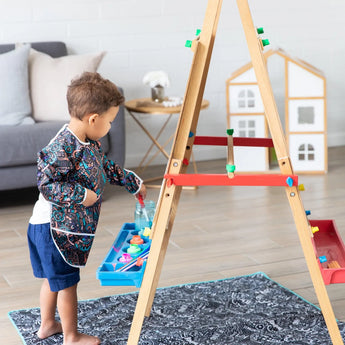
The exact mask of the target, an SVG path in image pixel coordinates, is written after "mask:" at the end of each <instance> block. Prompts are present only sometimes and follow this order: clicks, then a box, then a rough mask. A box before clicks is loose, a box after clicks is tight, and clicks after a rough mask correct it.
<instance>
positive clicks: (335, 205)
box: [0, 147, 345, 345]
mask: <svg viewBox="0 0 345 345" xmlns="http://www.w3.org/2000/svg"><path fill="white" fill-rule="evenodd" d="M224 166H225V160H224V161H210V162H202V163H199V164H198V168H199V171H202V172H215V173H223V172H224V169H225V168H224ZM344 168H345V147H338V148H330V149H329V173H328V174H327V175H308V176H304V175H300V176H299V182H300V183H303V184H304V185H305V189H306V191H305V192H302V200H303V203H304V207H305V209H306V210H311V212H312V216H311V217H310V218H311V219H335V220H336V224H337V226H338V229H339V231H340V233H341V234H342V237H343V238H344V239H345V207H344V200H345V178H344V176H345V175H344ZM159 169H160V171H162V170H164V168H162V167H156V168H155V169H152V170H151V172H150V173H151V174H154V173H157V172H158V170H159ZM158 194H159V189H149V193H148V199H152V200H155V201H157V198H158ZM35 198H36V192H35V191H34V190H31V189H29V190H24V191H17V192H11V193H4V192H2V193H0V219H1V221H0V330H1V336H2V339H5V340H6V342H5V343H6V345H18V344H21V341H20V338H19V336H18V335H17V333H16V331H15V329H14V327H13V326H12V325H11V323H10V321H9V320H8V318H7V312H8V311H10V310H15V309H22V308H28V307H37V306H38V295H39V289H40V284H41V282H40V281H39V280H38V279H35V278H34V277H33V276H32V273H31V266H30V262H29V256H28V248H27V243H26V228H27V222H28V219H29V217H30V215H31V212H32V206H33V203H34V201H35ZM134 208H135V201H134V199H133V197H132V196H130V195H129V194H128V193H126V192H125V191H123V190H122V189H120V188H118V187H111V186H110V187H109V188H108V189H107V191H106V193H105V201H104V203H103V206H102V214H101V220H100V224H99V228H98V230H97V236H96V239H95V243H94V247H93V249H92V253H91V256H90V259H89V262H88V265H87V267H86V268H85V269H83V270H82V274H81V282H80V285H79V299H89V298H96V297H100V296H107V295H111V294H119V293H123V292H128V291H135V290H136V289H135V288H132V287H101V286H100V284H99V281H98V280H97V279H96V269H97V267H98V265H99V264H100V263H101V261H102V260H103V258H104V256H105V254H106V253H107V251H108V249H109V248H110V245H111V243H112V242H113V240H114V239H115V237H116V234H117V232H118V230H119V229H120V227H121V225H122V224H123V223H124V222H132V221H133V213H134ZM257 271H262V272H265V273H266V274H267V275H268V276H270V277H271V278H272V279H274V280H275V281H277V282H279V283H280V284H282V285H284V286H285V287H287V288H289V289H292V290H293V291H295V292H296V293H298V294H300V295H301V296H303V297H304V298H306V299H307V300H309V301H310V302H312V303H317V300H316V297H315V294H314V290H313V288H312V284H311V280H310V278H309V273H308V272H307V268H306V264H305V261H304V258H303V254H302V250H301V247H300V244H299V241H298V237H297V232H296V229H295V224H294V221H293V218H292V215H291V211H290V208H289V205H288V202H287V199H286V196H285V191H284V190H283V189H282V188H280V187H232V188H231V187H199V189H197V190H184V191H183V192H182V196H181V200H180V204H179V207H178V211H177V216H176V220H175V225H174V228H173V232H172V236H171V241H170V245H169V248H168V251H167V255H166V259H165V262H164V266H163V272H162V275H161V278H160V281H159V286H170V285H175V284H181V283H188V282H197V281H205V280H213V279H219V278H226V277H233V276H237V275H244V274H249V273H254V272H257ZM327 290H328V292H329V296H330V298H331V301H332V305H333V308H334V311H335V314H336V317H337V318H339V319H340V320H343V321H345V286H344V285H343V284H337V285H332V286H329V287H328V288H327ZM1 343H2V341H1Z"/></svg>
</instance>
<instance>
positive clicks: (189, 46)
mask: <svg viewBox="0 0 345 345" xmlns="http://www.w3.org/2000/svg"><path fill="white" fill-rule="evenodd" d="M184 46H185V47H187V48H191V46H192V41H191V40H187V41H186V44H185V45H184Z"/></svg>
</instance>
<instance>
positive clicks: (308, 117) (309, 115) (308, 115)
mask: <svg viewBox="0 0 345 345" xmlns="http://www.w3.org/2000/svg"><path fill="white" fill-rule="evenodd" d="M297 113H298V124H299V125H305V124H306V125H313V124H314V122H315V109H314V107H298V108H297Z"/></svg>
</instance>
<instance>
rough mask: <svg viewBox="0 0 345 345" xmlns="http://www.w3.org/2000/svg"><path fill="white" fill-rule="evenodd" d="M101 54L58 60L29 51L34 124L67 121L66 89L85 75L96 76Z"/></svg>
mask: <svg viewBox="0 0 345 345" xmlns="http://www.w3.org/2000/svg"><path fill="white" fill-rule="evenodd" d="M104 54H105V53H104V52H103V53H100V54H84V55H67V56H63V57H59V58H52V57H51V56H49V55H47V54H44V53H40V52H38V51H36V50H34V49H31V51H30V56H29V74H30V92H31V102H32V107H33V117H34V119H35V120H36V121H68V120H69V113H68V107H67V101H66V92H67V86H68V85H69V84H70V82H71V80H72V79H73V78H75V77H76V76H77V75H80V74H82V73H83V72H85V71H88V72H96V71H97V68H98V66H99V64H100V63H101V61H102V58H103V56H104Z"/></svg>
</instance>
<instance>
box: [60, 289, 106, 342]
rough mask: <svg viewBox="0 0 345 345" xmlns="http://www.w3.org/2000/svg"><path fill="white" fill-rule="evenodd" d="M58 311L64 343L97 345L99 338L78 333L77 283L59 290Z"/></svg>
mask: <svg viewBox="0 0 345 345" xmlns="http://www.w3.org/2000/svg"><path fill="white" fill-rule="evenodd" d="M57 303H58V311H59V315H60V319H61V323H62V329H63V334H64V343H63V344H64V345H72V344H83V345H98V344H100V340H99V338H97V337H93V336H91V335H86V334H82V333H79V332H78V330H77V325H78V299H77V284H76V285H73V286H71V287H69V288H67V289H64V290H61V291H59V294H58V300H57Z"/></svg>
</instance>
